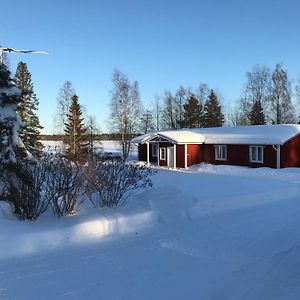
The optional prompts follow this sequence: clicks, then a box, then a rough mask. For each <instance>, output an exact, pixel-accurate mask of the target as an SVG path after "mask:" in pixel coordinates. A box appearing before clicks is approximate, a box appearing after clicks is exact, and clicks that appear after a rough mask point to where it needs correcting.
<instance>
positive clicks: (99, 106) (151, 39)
mask: <svg viewBox="0 0 300 300" xmlns="http://www.w3.org/2000/svg"><path fill="white" fill-rule="evenodd" d="M1 11H2V13H1V19H0V24H1V26H0V37H1V40H0V45H3V46H8V47H14V48H20V49H40V50H47V51H49V52H50V53H51V54H50V55H49V56H45V55H24V54H23V55H22V54H10V56H9V61H10V66H11V70H12V71H13V72H14V71H15V68H16V65H17V63H18V62H19V61H21V60H22V61H24V62H27V64H28V67H29V70H30V71H31V73H32V78H33V83H34V87H35V90H36V93H37V95H38V97H39V99H40V109H39V116H40V119H41V122H42V125H43V126H44V127H45V129H44V132H45V133H52V120H53V116H54V114H55V111H56V98H57V95H58V91H59V88H60V87H61V86H62V84H63V83H64V82H65V81H66V80H70V81H71V82H72V83H73V85H74V87H75V89H76V92H77V94H78V95H79V97H80V98H79V99H80V102H81V103H82V104H83V105H85V107H86V109H87V112H88V114H90V115H94V116H96V117H97V119H98V121H99V123H100V124H101V127H102V131H108V129H109V128H108V126H107V120H108V119H109V101H110V90H111V88H112V84H111V76H112V71H113V69H114V68H118V69H120V70H121V71H122V72H124V73H126V74H128V76H129V78H130V79H131V80H138V81H139V84H140V90H141V98H142V101H143V103H144V104H145V106H147V105H149V106H150V104H151V102H152V101H153V99H154V96H155V95H162V94H163V92H164V90H165V89H171V90H172V91H175V90H176V88H177V87H178V86H179V85H180V84H182V85H184V86H187V87H189V86H190V87H197V86H198V85H199V83H200V82H206V83H208V85H209V86H210V87H212V88H216V89H218V91H219V92H221V94H222V96H223V104H224V105H231V103H233V102H234V101H235V100H236V99H238V98H239V96H240V94H241V90H242V88H243V85H244V83H245V73H246V71H249V70H251V69H252V67H253V66H254V65H256V64H265V65H267V66H269V67H271V68H273V67H274V66H275V64H276V63H283V64H284V67H285V68H287V69H288V71H289V75H290V78H291V79H295V80H296V79H298V78H299V74H300V65H299V58H300V51H299V50H300V38H299V30H300V18H299V15H300V2H299V1H296V0H295V1H292V0H286V1H282V0H281V1H277V0H273V1H271V0H265V1H262V0H261V1H258V0H252V1H245V0H240V1H237V0H226V1H225V0H224V1H222V0H210V1H208V0H207V1H201V0H199V1H194V0H186V1H178V0H173V1H169V0H168V1H163V0H161V1H158V0H152V1H146V0H140V1H138V0H118V1H117V0H110V1H101V0H99V1H96V0H94V1H92V0H85V1H69V0H65V1H58V0H52V1H40V0H39V1H37V0H27V1H21V0H16V1H13V2H12V1H5V2H2V3H1ZM3 12H4V13H3Z"/></svg>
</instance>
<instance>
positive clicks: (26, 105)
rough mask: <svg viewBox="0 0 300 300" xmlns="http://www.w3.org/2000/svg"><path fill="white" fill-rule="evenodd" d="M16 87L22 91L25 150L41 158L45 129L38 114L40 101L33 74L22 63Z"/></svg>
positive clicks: (21, 115) (22, 134)
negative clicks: (41, 140)
mask: <svg viewBox="0 0 300 300" xmlns="http://www.w3.org/2000/svg"><path fill="white" fill-rule="evenodd" d="M15 83H16V86H17V87H18V88H19V90H20V91H21V97H20V104H19V108H18V113H19V115H20V117H21V120H22V122H23V126H24V127H23V129H22V130H21V132H20V137H21V139H22V141H23V143H24V145H25V148H26V149H27V150H28V151H29V152H30V153H31V154H32V155H34V156H41V154H42V149H43V145H42V143H41V142H40V131H41V129H42V128H43V127H42V126H41V124H40V121H39V118H38V116H37V114H36V112H37V110H38V105H39V101H38V99H37V97H36V94H35V93H34V89H33V83H32V80H31V74H30V72H29V71H28V68H27V64H26V63H24V62H20V63H19V64H18V67H17V71H16V75H15Z"/></svg>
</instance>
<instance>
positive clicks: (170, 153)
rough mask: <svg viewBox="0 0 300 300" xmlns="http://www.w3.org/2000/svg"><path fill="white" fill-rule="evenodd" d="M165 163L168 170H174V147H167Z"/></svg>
mask: <svg viewBox="0 0 300 300" xmlns="http://www.w3.org/2000/svg"><path fill="white" fill-rule="evenodd" d="M167 162H168V167H169V168H174V147H168V155H167Z"/></svg>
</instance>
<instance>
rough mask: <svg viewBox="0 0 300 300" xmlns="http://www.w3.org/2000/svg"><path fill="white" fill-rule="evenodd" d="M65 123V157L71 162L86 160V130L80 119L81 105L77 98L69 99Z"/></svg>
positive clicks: (75, 96) (81, 118)
mask: <svg viewBox="0 0 300 300" xmlns="http://www.w3.org/2000/svg"><path fill="white" fill-rule="evenodd" d="M67 117H68V119H67V123H65V126H66V127H65V134H66V139H65V143H66V144H67V152H66V156H67V157H68V158H69V159H71V160H76V161H82V160H84V159H85V158H86V155H87V152H88V149H87V143H86V128H85V127H84V122H83V120H84V118H83V117H82V111H81V105H80V104H79V102H78V96H77V95H74V96H73V97H72V99H71V105H70V109H69V113H68V115H67Z"/></svg>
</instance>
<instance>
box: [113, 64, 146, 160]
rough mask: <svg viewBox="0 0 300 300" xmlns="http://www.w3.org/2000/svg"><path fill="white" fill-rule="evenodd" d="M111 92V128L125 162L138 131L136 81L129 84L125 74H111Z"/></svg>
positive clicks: (138, 103)
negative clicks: (116, 135) (132, 140)
mask: <svg viewBox="0 0 300 300" xmlns="http://www.w3.org/2000/svg"><path fill="white" fill-rule="evenodd" d="M112 82H113V89H112V91H111V93H112V97H111V114H110V115H111V126H112V128H113V130H114V131H115V132H117V133H118V134H119V136H120V140H119V141H120V145H121V148H122V156H123V160H124V161H125V160H126V159H127V157H128V155H129V152H130V148H131V139H132V138H133V137H134V135H135V134H137V133H138V131H139V121H140V108H141V105H140V93H139V85H138V82H137V81H134V82H133V83H132V84H131V83H130V81H129V79H128V77H127V75H126V74H124V73H122V72H120V71H119V70H115V71H114V72H113V78H112Z"/></svg>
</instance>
